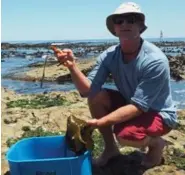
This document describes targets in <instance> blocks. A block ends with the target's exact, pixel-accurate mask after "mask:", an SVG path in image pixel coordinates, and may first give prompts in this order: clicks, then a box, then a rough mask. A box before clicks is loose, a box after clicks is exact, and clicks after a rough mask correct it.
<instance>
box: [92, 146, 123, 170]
mask: <svg viewBox="0 0 185 175" xmlns="http://www.w3.org/2000/svg"><path fill="white" fill-rule="evenodd" d="M120 154H121V153H120V152H119V150H117V149H116V150H114V151H108V150H104V152H103V153H102V154H101V156H100V157H99V158H97V159H93V161H92V164H93V165H94V166H98V167H101V166H104V165H106V164H107V163H108V161H109V160H110V159H111V158H113V157H116V156H118V155H120Z"/></svg>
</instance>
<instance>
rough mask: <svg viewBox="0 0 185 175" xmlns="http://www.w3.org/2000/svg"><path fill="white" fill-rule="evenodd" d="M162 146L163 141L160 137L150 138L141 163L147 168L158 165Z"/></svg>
mask: <svg viewBox="0 0 185 175" xmlns="http://www.w3.org/2000/svg"><path fill="white" fill-rule="evenodd" d="M164 147H165V141H164V140H163V139H162V138H161V137H154V138H152V139H151V140H150V142H149V145H148V152H147V154H146V156H145V158H144V160H143V161H142V163H141V164H142V165H144V166H145V167H147V168H152V167H154V166H157V165H160V163H161V161H162V155H163V149H164Z"/></svg>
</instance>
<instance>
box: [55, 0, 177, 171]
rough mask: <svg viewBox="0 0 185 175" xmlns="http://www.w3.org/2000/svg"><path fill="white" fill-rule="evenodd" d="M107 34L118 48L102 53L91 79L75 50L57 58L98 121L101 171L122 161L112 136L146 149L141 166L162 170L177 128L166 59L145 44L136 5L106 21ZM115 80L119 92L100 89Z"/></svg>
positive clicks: (127, 5)
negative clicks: (117, 159)
mask: <svg viewBox="0 0 185 175" xmlns="http://www.w3.org/2000/svg"><path fill="white" fill-rule="evenodd" d="M106 24H107V28H108V30H109V31H110V32H111V33H112V34H113V35H114V36H116V37H118V38H119V41H120V43H119V44H118V45H116V46H112V47H110V48H108V49H107V50H106V51H104V52H103V53H102V54H101V55H100V56H99V57H98V59H97V63H96V65H95V67H94V69H93V70H92V72H91V73H90V74H89V76H88V78H87V77H85V76H84V74H83V73H82V72H81V71H80V70H79V69H78V67H77V66H76V64H75V59H74V56H73V53H72V51H71V50H68V49H66V50H63V51H60V50H58V51H57V52H55V54H56V55H57V58H58V60H59V62H61V63H62V64H63V65H64V66H66V67H68V68H69V70H70V73H71V76H72V79H73V82H74V83H75V85H76V87H77V89H78V90H79V92H80V94H81V95H82V96H84V97H85V96H86V97H88V104H89V108H90V112H91V114H92V116H93V118H94V119H92V120H89V121H88V123H89V125H92V126H94V127H97V128H99V130H100V132H101V133H102V135H103V138H104V142H105V149H104V152H103V153H102V155H101V156H100V157H99V159H97V160H95V163H96V164H98V165H100V166H101V165H105V164H106V163H107V161H108V160H109V159H111V158H112V157H114V156H116V155H119V154H120V153H119V150H118V148H117V147H116V144H115V140H114V135H113V133H114V134H115V136H116V138H117V140H118V141H119V142H120V144H122V145H127V146H132V147H138V148H142V147H148V152H147V154H146V156H145V157H144V159H143V161H142V165H144V166H146V167H148V168H150V167H153V166H156V165H159V164H160V162H161V158H162V151H163V148H164V146H165V142H164V140H163V139H162V138H161V136H162V135H164V134H167V133H168V132H170V131H171V129H173V128H174V127H175V126H176V124H177V116H176V111H175V107H174V104H173V101H172V97H171V89H170V70H169V63H168V59H167V57H166V56H165V55H164V54H163V53H162V51H161V50H160V49H159V48H157V47H156V46H155V45H153V44H152V43H149V42H147V41H145V40H143V39H142V38H141V34H142V33H143V32H144V31H145V30H146V28H147V27H146V25H145V15H144V14H143V13H142V12H141V10H140V7H139V6H138V5H137V4H135V3H132V2H128V3H123V4H121V5H120V6H119V7H118V8H117V9H116V11H115V12H114V13H113V14H111V15H110V16H108V17H107V20H106ZM109 74H111V75H112V77H113V80H114V82H115V85H116V87H117V89H118V90H117V91H115V90H110V89H102V85H103V84H104V82H105V81H106V78H107V77H108V75H109Z"/></svg>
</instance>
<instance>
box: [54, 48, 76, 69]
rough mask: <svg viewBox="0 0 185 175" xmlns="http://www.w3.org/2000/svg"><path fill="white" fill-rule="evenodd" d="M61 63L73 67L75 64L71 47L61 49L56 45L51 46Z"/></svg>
mask: <svg viewBox="0 0 185 175" xmlns="http://www.w3.org/2000/svg"><path fill="white" fill-rule="evenodd" d="M51 49H52V50H53V51H54V54H55V56H56V57H57V59H58V61H59V63H60V64H62V65H64V66H65V67H67V68H69V69H71V68H72V67H73V66H74V65H75V57H74V54H73V52H72V50H70V49H64V50H60V49H58V48H57V47H55V46H51Z"/></svg>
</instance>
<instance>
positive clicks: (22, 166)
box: [6, 136, 92, 175]
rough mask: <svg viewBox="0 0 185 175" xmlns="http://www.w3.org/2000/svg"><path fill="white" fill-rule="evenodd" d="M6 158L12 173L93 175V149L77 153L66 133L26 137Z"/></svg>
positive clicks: (27, 174)
mask: <svg viewBox="0 0 185 175" xmlns="http://www.w3.org/2000/svg"><path fill="white" fill-rule="evenodd" d="M6 158H7V160H8V163H9V167H10V173H11V175H92V171H91V155H90V152H88V151H87V152H85V153H84V154H83V155H81V156H75V154H74V153H73V152H71V151H69V150H68V149H67V147H66V143H65V137H64V136H47V137H32V138H27V139H22V140H21V141H18V142H17V143H16V144H14V145H13V146H12V147H11V148H10V149H9V150H8V152H7V155H6Z"/></svg>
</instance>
